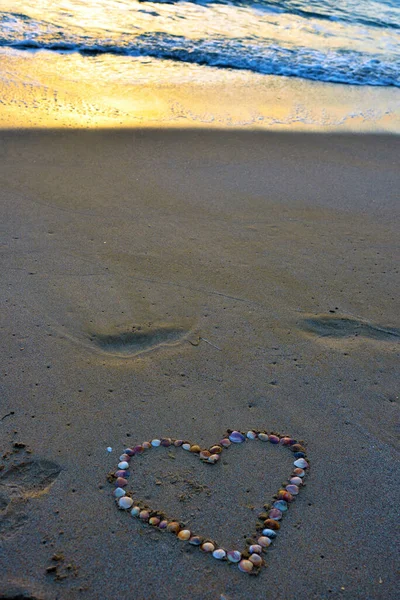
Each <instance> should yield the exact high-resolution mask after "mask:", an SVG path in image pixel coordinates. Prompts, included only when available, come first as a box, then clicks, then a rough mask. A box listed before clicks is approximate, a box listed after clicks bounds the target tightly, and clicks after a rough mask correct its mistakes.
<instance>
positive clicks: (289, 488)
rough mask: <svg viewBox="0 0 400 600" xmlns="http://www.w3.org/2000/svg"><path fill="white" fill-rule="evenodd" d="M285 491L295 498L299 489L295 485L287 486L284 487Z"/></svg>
mask: <svg viewBox="0 0 400 600" xmlns="http://www.w3.org/2000/svg"><path fill="white" fill-rule="evenodd" d="M286 489H287V491H288V492H289V493H290V494H292V495H293V496H297V494H298V493H299V491H300V490H299V488H298V487H297V485H287V486H286Z"/></svg>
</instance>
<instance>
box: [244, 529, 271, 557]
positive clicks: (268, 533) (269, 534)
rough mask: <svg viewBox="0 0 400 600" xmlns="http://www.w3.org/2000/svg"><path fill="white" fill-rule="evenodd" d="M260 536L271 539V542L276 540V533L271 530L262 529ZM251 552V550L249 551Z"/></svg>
mask: <svg viewBox="0 0 400 600" xmlns="http://www.w3.org/2000/svg"><path fill="white" fill-rule="evenodd" d="M262 534H263V535H266V536H267V537H269V538H271V540H273V539H274V538H276V535H277V533H276V531H274V530H273V529H263V530H262ZM250 552H251V550H250Z"/></svg>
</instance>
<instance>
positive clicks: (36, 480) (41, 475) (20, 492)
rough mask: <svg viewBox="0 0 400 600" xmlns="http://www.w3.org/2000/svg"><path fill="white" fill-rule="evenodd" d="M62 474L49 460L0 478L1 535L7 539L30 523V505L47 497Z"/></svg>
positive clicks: (23, 465) (25, 465)
mask: <svg viewBox="0 0 400 600" xmlns="http://www.w3.org/2000/svg"><path fill="white" fill-rule="evenodd" d="M60 472H61V467H60V466H59V465H58V464H57V463H54V462H52V461H49V460H26V461H24V462H20V463H18V464H14V465H12V466H10V467H9V468H8V469H7V470H5V471H4V472H2V473H1V475H0V535H8V534H9V533H10V532H12V531H13V530H14V529H18V528H19V527H20V526H22V525H23V524H24V523H25V521H26V520H27V519H28V514H27V510H26V509H27V502H28V500H29V499H30V498H39V497H41V496H43V495H44V494H47V493H48V492H49V490H50V488H51V486H52V485H53V483H54V482H55V480H56V479H57V477H58V475H59V474H60Z"/></svg>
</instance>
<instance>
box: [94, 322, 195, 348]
mask: <svg viewBox="0 0 400 600" xmlns="http://www.w3.org/2000/svg"><path fill="white" fill-rule="evenodd" d="M189 332H190V330H189V329H188V328H186V327H184V326H180V325H167V324H158V325H153V324H145V325H132V326H131V327H130V328H123V329H122V328H121V329H118V328H113V329H110V330H108V331H107V330H104V331H101V332H100V331H98V332H91V334H90V341H91V342H93V345H94V346H95V347H97V348H100V349H101V350H103V351H104V352H107V353H110V354H114V355H115V354H117V355H123V356H136V355H137V354H142V353H143V352H149V351H151V350H155V349H157V348H160V347H161V346H175V345H176V344H179V343H181V342H182V341H184V340H185V338H186V337H187V336H188V334H189Z"/></svg>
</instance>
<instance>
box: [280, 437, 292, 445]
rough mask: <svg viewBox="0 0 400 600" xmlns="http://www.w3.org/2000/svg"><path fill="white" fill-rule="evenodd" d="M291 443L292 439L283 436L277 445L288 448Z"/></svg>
mask: <svg viewBox="0 0 400 600" xmlns="http://www.w3.org/2000/svg"><path fill="white" fill-rule="evenodd" d="M292 442H293V440H292V438H290V437H287V436H285V437H283V438H281V439H280V442H279V443H280V444H282V446H289V445H290V444H291V443H292Z"/></svg>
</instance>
